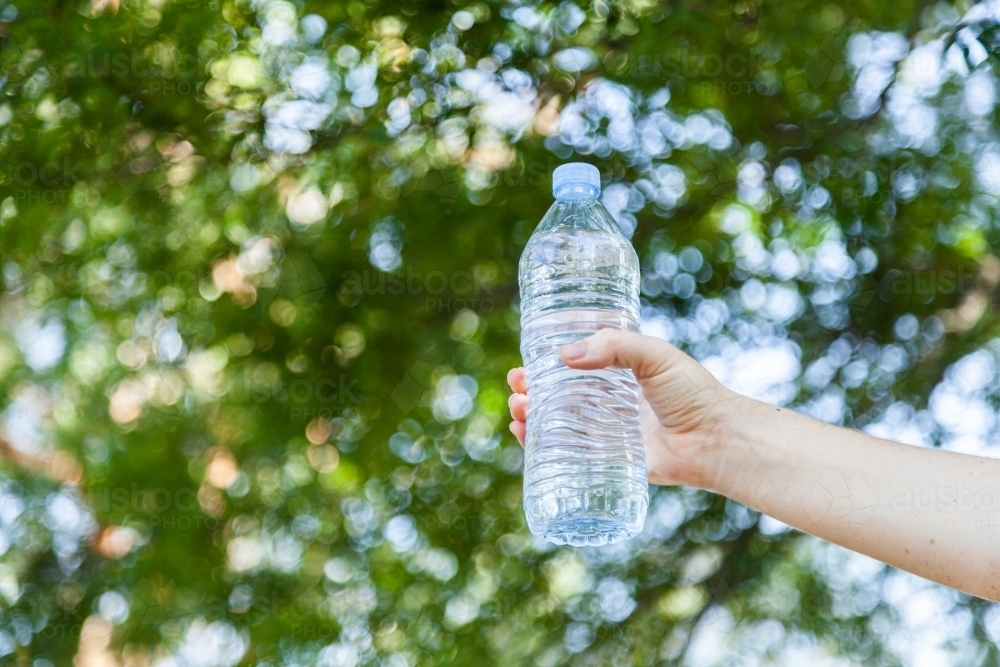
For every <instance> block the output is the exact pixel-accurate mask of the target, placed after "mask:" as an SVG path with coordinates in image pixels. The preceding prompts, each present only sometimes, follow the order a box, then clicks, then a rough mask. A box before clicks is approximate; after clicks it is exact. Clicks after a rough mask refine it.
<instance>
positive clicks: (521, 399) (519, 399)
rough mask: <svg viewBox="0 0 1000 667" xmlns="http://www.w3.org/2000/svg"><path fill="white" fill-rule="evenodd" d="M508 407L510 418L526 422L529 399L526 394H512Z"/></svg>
mask: <svg viewBox="0 0 1000 667" xmlns="http://www.w3.org/2000/svg"><path fill="white" fill-rule="evenodd" d="M507 407H509V408H510V416H511V417H513V418H514V419H515V420H517V421H522V422H523V421H526V420H527V418H528V397H527V396H525V395H524V394H511V395H510V398H508V399H507Z"/></svg>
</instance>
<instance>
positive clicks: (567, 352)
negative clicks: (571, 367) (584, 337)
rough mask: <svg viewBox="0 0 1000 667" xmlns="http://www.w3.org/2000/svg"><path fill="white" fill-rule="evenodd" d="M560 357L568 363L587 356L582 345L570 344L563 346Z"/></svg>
mask: <svg viewBox="0 0 1000 667" xmlns="http://www.w3.org/2000/svg"><path fill="white" fill-rule="evenodd" d="M562 355H563V358H565V359H568V360H570V361H573V360H575V359H583V358H584V357H585V356H587V346H586V345H584V344H583V343H570V344H569V345H563V349H562Z"/></svg>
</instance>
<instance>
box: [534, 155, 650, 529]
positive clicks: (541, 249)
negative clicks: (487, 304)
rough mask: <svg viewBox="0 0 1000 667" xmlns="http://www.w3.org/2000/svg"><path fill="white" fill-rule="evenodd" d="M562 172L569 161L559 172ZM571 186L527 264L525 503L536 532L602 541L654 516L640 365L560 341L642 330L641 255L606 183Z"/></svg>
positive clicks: (545, 223) (544, 222)
mask: <svg viewBox="0 0 1000 667" xmlns="http://www.w3.org/2000/svg"><path fill="white" fill-rule="evenodd" d="M569 166H575V165H565V167H569ZM587 166H588V167H589V166H590V165H587ZM563 168H564V167H560V169H563ZM593 172H594V173H595V174H596V173H597V170H596V169H594V170H593ZM557 176H559V180H561V179H562V176H561V175H560V172H559V170H558V169H557V170H556V174H555V175H554V176H553V182H556V181H557V178H556V177H557ZM560 184H561V185H566V184H567V182H566V181H561V183H560ZM564 190H570V191H571V192H567V193H565V196H564V197H560V198H559V199H557V200H556V202H555V204H553V206H552V208H550V209H549V211H548V213H547V214H546V215H545V217H544V218H543V219H542V222H541V223H540V224H539V226H538V228H537V229H536V230H535V233H534V234H533V235H532V237H531V239H530V240H529V241H528V244H527V246H526V247H525V249H524V253H523V254H522V256H521V264H520V271H519V282H520V288H521V355H522V356H523V357H524V361H525V365H526V367H527V373H528V424H527V426H528V429H527V437H526V441H525V465H524V509H525V514H526V515H527V520H528V527H529V528H530V530H531V532H532V533H534V534H535V535H538V536H540V537H542V538H544V539H546V540H548V541H550V542H555V543H556V544H570V545H575V546H587V545H589V546H596V545H601V544H609V543H613V542H617V541H619V540H622V539H628V538H630V537H632V536H634V535H635V534H637V533H638V532H639V531H640V530H642V526H643V523H644V522H645V518H646V509H647V506H648V504H649V495H648V485H647V481H646V458H645V450H644V449H643V446H642V433H641V431H640V427H639V387H638V385H637V383H636V380H635V377H634V376H633V374H632V372H631V371H629V370H621V369H615V368H606V369H601V370H596V371H579V370H574V369H571V368H568V367H567V366H565V365H564V364H563V363H562V361H561V360H560V358H559V348H560V346H562V345H564V344H566V343H571V342H574V341H577V340H580V339H582V338H585V337H587V336H589V335H590V334H592V333H594V332H596V331H598V330H599V329H603V328H615V329H623V330H628V331H638V328H639V262H638V258H637V257H636V254H635V251H634V250H633V249H632V245H631V244H630V243H629V241H628V239H626V238H625V236H624V235H623V234H622V233H621V230H620V229H619V227H618V225H617V224H616V223H615V221H614V220H613V219H612V218H611V215H610V214H609V213H608V212H607V210H606V209H605V208H604V206H602V205H601V203H600V202H598V201H597V196H596V193H593V191H592V190H590V189H588V188H565V189H564Z"/></svg>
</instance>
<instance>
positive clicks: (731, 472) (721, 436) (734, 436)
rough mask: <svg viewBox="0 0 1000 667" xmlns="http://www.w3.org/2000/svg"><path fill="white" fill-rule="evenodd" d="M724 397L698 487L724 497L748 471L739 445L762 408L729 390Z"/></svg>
mask: <svg viewBox="0 0 1000 667" xmlns="http://www.w3.org/2000/svg"><path fill="white" fill-rule="evenodd" d="M721 393H722V395H721V396H720V397H719V400H718V401H717V403H716V408H715V410H714V411H713V412H714V414H713V420H712V424H711V426H710V428H709V431H708V433H707V435H706V438H705V448H704V454H703V456H702V457H701V462H700V465H699V466H698V468H699V469H698V476H697V484H696V485H697V486H698V487H700V488H703V489H706V490H708V491H713V492H715V493H722V494H724V495H725V494H726V491H727V490H729V489H731V488H732V487H733V484H734V483H735V481H736V478H737V476H738V474H739V470H741V469H742V468H744V467H745V465H744V462H743V461H742V451H743V448H742V447H741V446H740V443H741V442H743V439H744V437H745V432H744V431H745V430H746V428H747V426H748V424H749V423H750V422H751V421H752V420H753V418H754V413H755V412H756V410H755V408H756V407H757V406H758V405H761V404H760V403H758V402H757V401H754V400H753V399H750V398H747V397H746V396H742V395H740V394H737V393H736V392H734V391H731V390H729V389H725V388H722V389H721Z"/></svg>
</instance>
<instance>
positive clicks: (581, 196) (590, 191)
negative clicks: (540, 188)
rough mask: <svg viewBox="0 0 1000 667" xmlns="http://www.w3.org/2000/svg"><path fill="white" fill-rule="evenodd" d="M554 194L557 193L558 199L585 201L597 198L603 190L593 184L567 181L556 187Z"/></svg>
mask: <svg viewBox="0 0 1000 667" xmlns="http://www.w3.org/2000/svg"><path fill="white" fill-rule="evenodd" d="M553 194H555V197H556V200H557V201H585V200H596V199H597V196H598V195H599V194H601V190H600V188H595V187H594V186H593V185H586V184H583V183H567V184H566V185H560V186H559V187H558V188H556V191H555V192H554V193H553Z"/></svg>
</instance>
